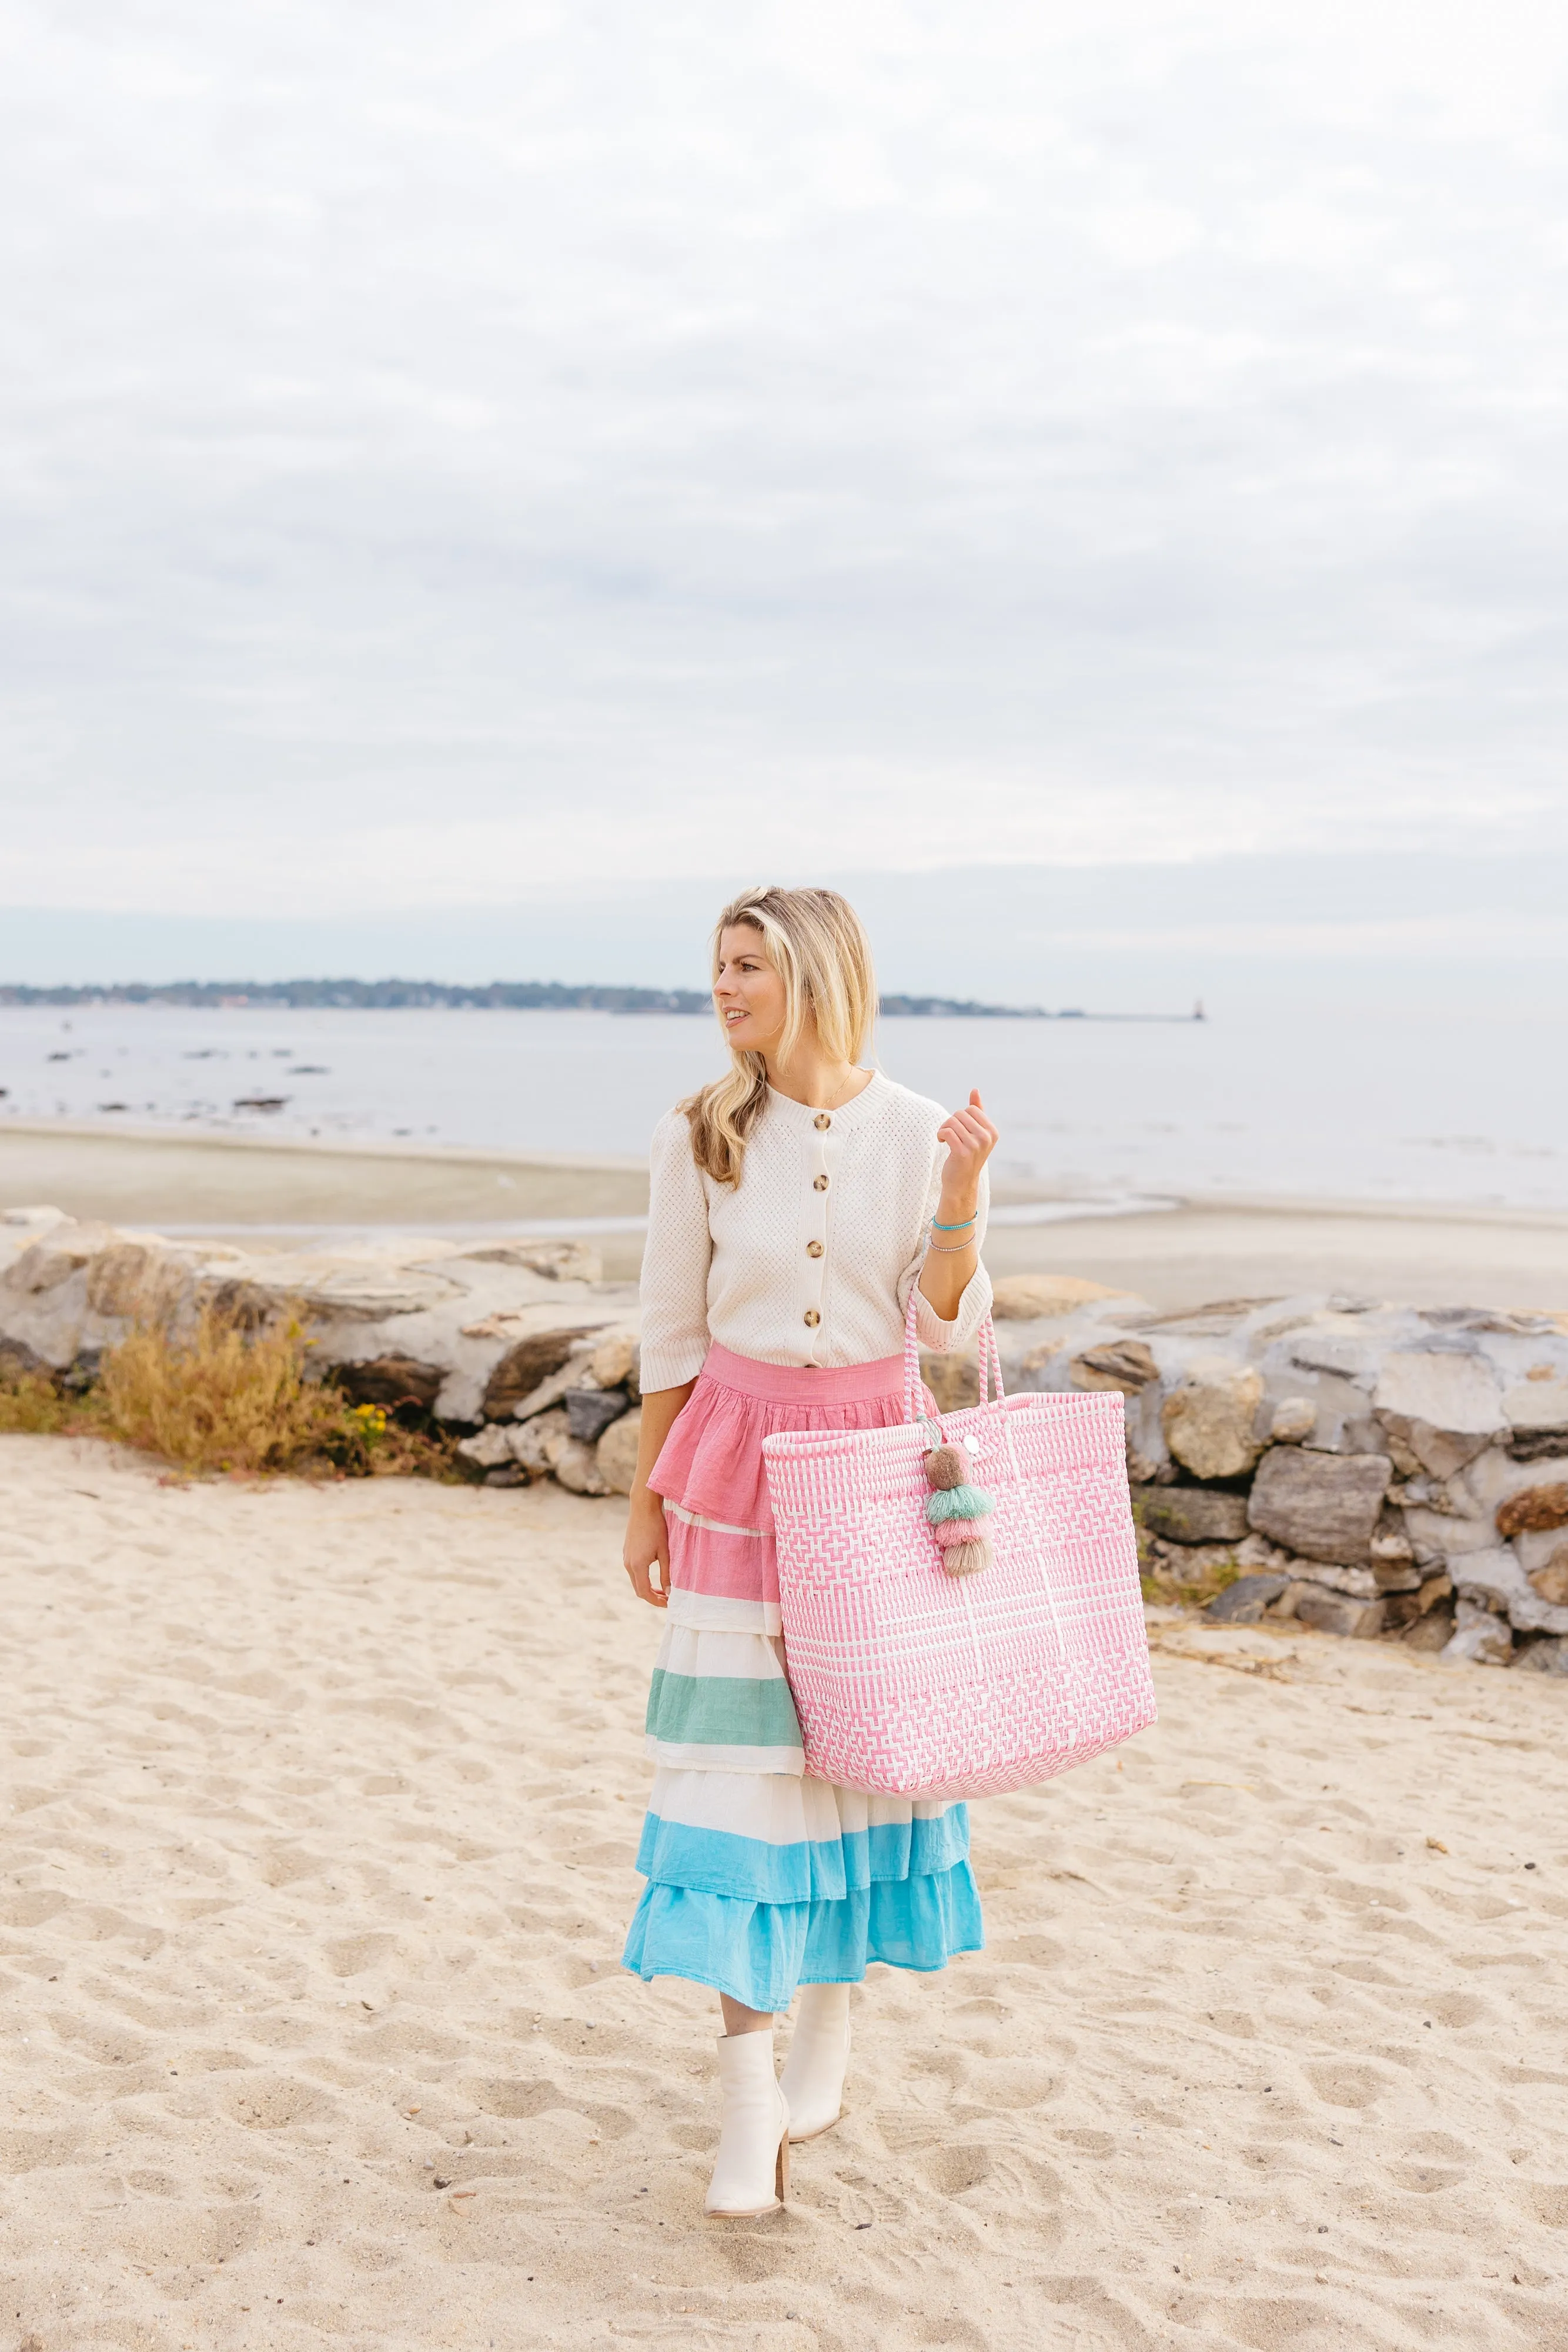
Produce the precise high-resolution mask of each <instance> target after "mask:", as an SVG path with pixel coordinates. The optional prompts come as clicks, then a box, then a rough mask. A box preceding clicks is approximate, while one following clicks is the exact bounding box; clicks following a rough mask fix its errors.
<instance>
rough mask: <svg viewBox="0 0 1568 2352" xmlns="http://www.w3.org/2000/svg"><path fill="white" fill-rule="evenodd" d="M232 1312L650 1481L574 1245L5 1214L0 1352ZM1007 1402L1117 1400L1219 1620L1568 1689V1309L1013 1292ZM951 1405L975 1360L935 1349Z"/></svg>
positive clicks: (555, 1467)
mask: <svg viewBox="0 0 1568 2352" xmlns="http://www.w3.org/2000/svg"><path fill="white" fill-rule="evenodd" d="M207 1301H210V1302H212V1303H214V1304H215V1305H217V1306H219V1307H224V1308H226V1309H228V1310H230V1311H232V1312H234V1313H235V1314H237V1315H239V1316H240V1317H241V1318H243V1319H246V1320H248V1321H251V1322H254V1323H256V1324H257V1325H260V1324H262V1323H264V1322H266V1321H267V1320H269V1319H271V1318H275V1317H277V1316H278V1315H281V1314H283V1313H286V1312H298V1313H299V1314H301V1315H302V1316H303V1317H304V1318H305V1319H306V1320H307V1322H308V1327H309V1330H310V1336H311V1338H312V1340H313V1341H314V1343H315V1345H314V1347H313V1349H312V1360H313V1362H314V1363H315V1364H317V1365H319V1367H320V1369H321V1370H322V1372H323V1373H324V1374H328V1373H329V1374H330V1375H331V1376H332V1377H333V1378H335V1379H337V1380H338V1381H340V1383H341V1384H342V1386H343V1387H344V1388H345V1389H346V1390H347V1391H348V1392H349V1394H350V1396H351V1397H352V1398H353V1399H354V1400H355V1401H356V1402H372V1403H378V1404H383V1405H389V1406H390V1405H395V1404H397V1403H399V1402H403V1401H409V1402H413V1403H414V1404H416V1405H418V1406H419V1407H420V1408H421V1409H422V1410H423V1411H426V1412H431V1413H433V1414H434V1416H435V1417H436V1418H438V1419H439V1420H441V1421H444V1422H445V1423H448V1424H449V1425H452V1426H454V1427H455V1428H457V1429H459V1430H461V1431H462V1432H463V1435H462V1438H461V1441H460V1445H459V1451H460V1452H461V1454H463V1455H464V1456H465V1459H466V1460H467V1462H468V1463H469V1465H471V1466H472V1468H473V1469H474V1471H475V1473H476V1475H482V1476H484V1477H485V1478H486V1481H487V1482H488V1483H491V1484H495V1485H503V1486H510V1485H520V1484H525V1483H527V1482H528V1481H530V1480H532V1479H536V1478H541V1477H554V1478H556V1479H558V1480H559V1482H560V1483H561V1484H562V1485H563V1486H569V1487H571V1488H573V1489H575V1490H576V1491H577V1492H579V1493H581V1494H607V1493H620V1494H624V1493H626V1492H628V1491H629V1489H630V1486H631V1482H632V1469H633V1467H634V1465H635V1461H636V1452H637V1437H638V1425H639V1411H638V1408H639V1396H640V1392H639V1388H638V1322H637V1297H636V1289H635V1286H634V1285H632V1284H629V1283H608V1282H604V1281H602V1280H601V1279H600V1268H599V1263H598V1260H597V1258H596V1257H595V1256H594V1254H593V1253H592V1251H591V1250H589V1249H587V1248H585V1247H584V1246H583V1245H582V1244H580V1243H571V1242H527V1241H522V1242H512V1241H491V1242H472V1243H466V1244H453V1243H445V1242H439V1243H438V1242H430V1241H423V1242H422V1241H417V1240H413V1241H405V1242H402V1243H397V1244H387V1245H385V1246H382V1247H375V1248H371V1247H366V1248H364V1249H359V1250H338V1251H333V1252H331V1253H330V1254H325V1253H310V1254H307V1253H292V1254H284V1253H275V1252H261V1251H254V1252H246V1251H244V1250H241V1249H239V1248H236V1247H234V1246H231V1245H227V1244H224V1245H214V1244H204V1243H194V1242H191V1243H184V1242H177V1241H170V1240H167V1239H164V1238H162V1237H161V1236H159V1235H157V1234H130V1233H121V1232H119V1231H116V1230H115V1229H114V1228H113V1227H110V1226H107V1225H97V1224H86V1223H77V1222H76V1221H74V1220H72V1219H70V1218H68V1217H65V1216H63V1215H62V1214H61V1213H59V1212H58V1211H57V1210H54V1209H43V1208H40V1209H14V1210H11V1211H9V1212H7V1213H5V1214H4V1216H0V1363H5V1364H9V1366H11V1367H12V1368H13V1369H21V1370H26V1369H33V1370H47V1371H49V1372H51V1373H53V1374H54V1375H56V1376H57V1377H64V1378H67V1379H70V1380H77V1381H80V1380H85V1379H87V1378H89V1377H90V1375H91V1372H92V1370H93V1367H94V1365H95V1364H96V1362H97V1360H98V1359H99V1356H100V1355H101V1353H102V1351H103V1349H104V1348H105V1347H107V1346H109V1345H111V1344H112V1343H113V1342H114V1340H116V1339H119V1338H120V1337H121V1336H123V1334H124V1333H125V1332H126V1331H127V1330H128V1329H129V1328H131V1323H132V1322H133V1321H134V1320H136V1319H138V1318H149V1317H151V1318H155V1319H157V1320H159V1321H161V1322H162V1323H163V1324H165V1325H166V1326H167V1327H168V1328H171V1329H172V1330H173V1331H176V1332H178V1331H179V1330H181V1329H183V1328H189V1327H190V1326H191V1325H192V1324H193V1321H194V1318H195V1317H196V1315H197V1313H198V1311H199V1309H200V1307H201V1306H202V1305H203V1303H204V1302H207ZM997 1309H998V1322H997V1330H998V1342H999V1345H1000V1350H1001V1356H1002V1362H1003V1368H1004V1373H1005V1376H1006V1379H1007V1382H1008V1386H1009V1389H1035V1390H1042V1391H1053V1390H1058V1391H1060V1390H1068V1389H1094V1388H1102V1389H1103V1388H1114V1389H1119V1390H1120V1391H1122V1393H1123V1395H1124V1398H1125V1400H1126V1410H1127V1432H1128V1467H1129V1471H1130V1474H1131V1476H1132V1479H1133V1482H1134V1494H1135V1496H1136V1497H1137V1505H1138V1515H1139V1518H1140V1522H1141V1527H1142V1532H1143V1539H1144V1543H1145V1554H1146V1558H1147V1559H1148V1563H1149V1565H1150V1568H1151V1570H1152V1571H1153V1572H1154V1574H1155V1577H1156V1579H1158V1578H1161V1577H1164V1578H1165V1579H1166V1580H1168V1582H1169V1583H1170V1585H1171V1587H1172V1589H1173V1590H1176V1589H1180V1588H1182V1587H1184V1586H1185V1587H1191V1586H1192V1585H1194V1584H1197V1585H1200V1586H1201V1585H1202V1584H1203V1583H1204V1582H1205V1581H1206V1580H1207V1581H1208V1582H1209V1583H1213V1582H1214V1581H1216V1580H1218V1579H1221V1578H1224V1577H1226V1576H1228V1575H1230V1574H1233V1573H1235V1572H1236V1571H1239V1574H1237V1577H1236V1580H1235V1581H1234V1582H1232V1583H1230V1584H1228V1587H1227V1589H1226V1590H1224V1591H1221V1592H1220V1593H1219V1595H1218V1599H1217V1600H1216V1601H1214V1602H1213V1603H1212V1604H1211V1608H1210V1613H1211V1614H1212V1615H1215V1616H1218V1617H1222V1618H1228V1619H1229V1620H1230V1621H1231V1622H1243V1623H1245V1622H1261V1621H1264V1620H1272V1619H1279V1618H1294V1619H1296V1620H1297V1621H1299V1622H1301V1623H1304V1624H1310V1625H1312V1626H1316V1627H1318V1628H1320V1629H1321V1630H1322V1631H1324V1632H1328V1633H1343V1634H1348V1635H1352V1636H1354V1637H1356V1638H1360V1639H1363V1640H1368V1639H1373V1638H1382V1639H1399V1640H1403V1641H1406V1642H1408V1643H1412V1644H1413V1645H1415V1646H1416V1647H1421V1648H1430V1649H1437V1650H1440V1651H1441V1652H1442V1654H1444V1655H1445V1656H1448V1657H1452V1658H1461V1657H1469V1658H1475V1659H1478V1660H1479V1661H1481V1662H1483V1663H1487V1664H1517V1665H1521V1666H1524V1667H1527V1668H1530V1669H1531V1670H1535V1671H1552V1672H1557V1673H1568V1318H1564V1317H1562V1316H1550V1315H1533V1314H1530V1313H1526V1312H1521V1313H1517V1314H1494V1313H1491V1312H1490V1311H1486V1310H1481V1309H1478V1308H1472V1307H1444V1308H1427V1309H1420V1310H1417V1309H1415V1308H1411V1307H1395V1306H1389V1305H1387V1304H1385V1302H1382V1301H1380V1300H1375V1299H1365V1298H1347V1297H1300V1298H1286V1299H1267V1300H1257V1299H1242V1300H1235V1299H1232V1300H1225V1301H1222V1302H1220V1303H1218V1304H1217V1305H1214V1306H1210V1307H1202V1308H1199V1309H1197V1310H1195V1311H1194V1312H1192V1313H1190V1314H1186V1315H1174V1316H1173V1315H1160V1314H1157V1313H1156V1312H1155V1309H1154V1308H1152V1307H1148V1306H1147V1305H1146V1304H1145V1302H1144V1301H1142V1300H1141V1299H1137V1298H1133V1297H1127V1296H1126V1295H1124V1294H1115V1293H1112V1292H1109V1291H1106V1290H1103V1289H1102V1288H1100V1287H1099V1286H1096V1285H1094V1284H1092V1283H1087V1282H1082V1281H1075V1280H1069V1279H1065V1278H1063V1279H1057V1278H1055V1277H1047V1276H1031V1275H1024V1276H1013V1277H1011V1278H1009V1279H1008V1280H1005V1281H1003V1282H1000V1283H998V1286H997ZM925 1374H926V1377H927V1379H928V1381H930V1382H931V1384H932V1387H933V1389H934V1391H935V1392H936V1397H937V1401H938V1403H939V1404H940V1405H941V1406H942V1407H943V1409H944V1410H948V1409H952V1408H954V1407H956V1406H959V1405H961V1404H963V1403H966V1402H969V1401H970V1400H971V1399H972V1398H973V1397H974V1395H975V1393H976V1380H977V1373H976V1367H975V1361H974V1358H973V1357H972V1356H969V1357H967V1358H966V1357H963V1356H955V1357H949V1358H941V1357H936V1358H932V1357H928V1358H926V1359H925Z"/></svg>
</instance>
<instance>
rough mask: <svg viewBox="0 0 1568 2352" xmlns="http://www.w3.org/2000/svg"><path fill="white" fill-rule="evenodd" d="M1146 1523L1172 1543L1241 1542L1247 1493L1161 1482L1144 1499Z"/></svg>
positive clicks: (1245, 1515) (1245, 1523) (1243, 1532)
mask: <svg viewBox="0 0 1568 2352" xmlns="http://www.w3.org/2000/svg"><path fill="white" fill-rule="evenodd" d="M1144 1525H1145V1528H1148V1530H1149V1532H1150V1534H1151V1535H1156V1536H1164V1537H1165V1538H1166V1539H1167V1541H1169V1542H1171V1543H1178V1544H1200V1543H1239V1542H1240V1541H1241V1539H1242V1538H1243V1537H1244V1536H1245V1534H1246V1533H1247V1497H1246V1496H1245V1495H1229V1494H1227V1493H1225V1492H1224V1490H1223V1489H1219V1490H1218V1491H1217V1490H1216V1489H1215V1488H1213V1487H1209V1486H1161V1487H1158V1488H1157V1489H1156V1490H1155V1493H1154V1494H1152V1495H1151V1496H1148V1498H1147V1500H1146V1501H1145V1505H1144Z"/></svg>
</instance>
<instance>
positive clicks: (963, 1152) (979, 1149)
mask: <svg viewBox="0 0 1568 2352" xmlns="http://www.w3.org/2000/svg"><path fill="white" fill-rule="evenodd" d="M936 1140H937V1142H938V1143H945V1144H946V1147H947V1159H946V1165H945V1167H944V1168H943V1171H942V1196H943V1199H944V1201H946V1202H949V1203H951V1202H954V1201H957V1202H963V1203H967V1206H968V1207H969V1208H971V1209H972V1208H973V1207H974V1205H975V1196H976V1192H977V1189H978V1186H979V1181H980V1171H981V1169H982V1168H983V1167H984V1166H985V1164H986V1162H987V1160H988V1159H989V1158H990V1156H991V1154H992V1152H993V1151H994V1150H996V1148H997V1130H996V1129H995V1128H994V1127H993V1126H992V1125H991V1122H990V1120H989V1119H988V1118H987V1117H986V1107H985V1105H984V1103H982V1101H981V1100H980V1090H979V1088H978V1087H970V1089H969V1099H968V1103H967V1106H966V1108H964V1109H963V1110H956V1111H954V1112H953V1113H952V1115H951V1117H949V1118H945V1119H944V1120H943V1122H942V1124H941V1126H940V1127H939V1128H938V1129H937V1130H936Z"/></svg>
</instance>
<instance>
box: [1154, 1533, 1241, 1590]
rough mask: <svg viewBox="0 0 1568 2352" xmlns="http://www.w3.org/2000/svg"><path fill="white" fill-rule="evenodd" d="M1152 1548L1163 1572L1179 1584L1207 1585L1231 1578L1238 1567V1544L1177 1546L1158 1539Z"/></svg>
mask: <svg viewBox="0 0 1568 2352" xmlns="http://www.w3.org/2000/svg"><path fill="white" fill-rule="evenodd" d="M1150 1549H1151V1551H1152V1552H1153V1554H1154V1557H1155V1560H1156V1562H1157V1563H1158V1568H1159V1573H1160V1574H1161V1575H1162V1576H1168V1577H1171V1578H1173V1579H1174V1580H1175V1581H1176V1583H1177V1584H1189V1585H1197V1584H1207V1582H1209V1580H1211V1579H1212V1578H1214V1577H1217V1576H1228V1575H1230V1574H1231V1573H1232V1572H1233V1571H1234V1570H1235V1568H1236V1565H1237V1561H1236V1546H1235V1545H1234V1544H1228V1543H1212V1544H1173V1543H1166V1541H1165V1540H1164V1539H1163V1538H1161V1537H1159V1536H1156V1537H1155V1538H1154V1541H1153V1543H1152V1544H1151V1545H1150Z"/></svg>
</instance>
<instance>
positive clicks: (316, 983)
mask: <svg viewBox="0 0 1568 2352" xmlns="http://www.w3.org/2000/svg"><path fill="white" fill-rule="evenodd" d="M0 1004H15V1005H34V1004H37V1005H54V1006H60V1007H63V1008H65V1009H67V1010H69V1009H70V1008H72V1007H81V1008H84V1009H87V1008H91V1007H94V1006H99V1005H108V1004H135V1005H163V1004H166V1005H177V1006H179V1007H181V1008H182V1009H183V1010H185V1011H187V1012H189V1011H197V1012H214V1013H223V1012H247V1013H249V1012H262V1013H266V1012H273V1013H298V1012H303V1011H328V1012H338V1013H341V1012H367V1013H378V1012H395V1013H406V1012H410V1011H414V1012H421V1011H432V1010H436V1011H439V1010H458V1011H464V1012H481V1013H620V1014H632V1015H636V1014H640V1013H678V1014H681V1015H689V1014H694V1013H711V1012H712V1010H713V999H712V998H711V997H710V996H709V995H708V994H707V993H706V991H705V990H702V989H695V988H618V987H614V986H612V985H609V984H603V985H601V984H599V983H590V984H587V985H585V986H583V987H580V988H572V987H569V986H568V985H567V984H566V983H565V982H561V981H555V980H493V981H488V982H486V983H485V984H484V985H483V986H474V987H464V986H462V985H460V984H458V983H456V982H448V981H442V980H278V981H257V980H175V981H161V982H152V981H127V982H123V983H121V984H120V985H118V986H116V987H113V988H92V987H88V986H82V987H59V988H34V987H31V986H28V985H26V984H25V983H23V982H9V983H6V984H5V985H0ZM878 1010H879V1012H880V1013H882V1014H883V1017H884V1018H885V1019H888V1020H894V1021H900V1020H903V1021H923V1020H932V1021H1179V1022H1193V1021H1202V1020H1204V1019H1206V1018H1207V1015H1206V1014H1205V1013H1204V1010H1203V1006H1202V1005H1201V1003H1199V1004H1197V1005H1196V1006H1195V1007H1194V1009H1193V1010H1192V1012H1190V1013H1089V1012H1085V1011H1084V1010H1083V1008H1082V1006H1080V1005H1068V1006H1065V1007H1063V1008H1061V1010H1059V1011H1056V1012H1050V1011H1048V1010H1047V1009H1046V1008H1045V1007H1044V1006H1043V1005H1040V1004H980V1003H976V1002H974V1001H973V1000H972V999H970V998H967V997H956V996H910V995H904V994H898V993H894V994H893V995H889V996H884V997H883V999H882V1001H881V1003H880V1005H879V1007H878Z"/></svg>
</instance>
